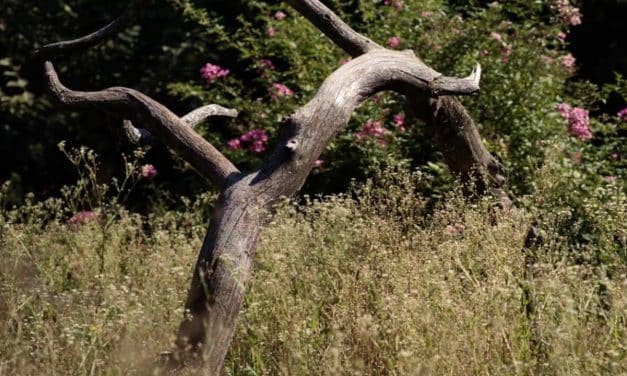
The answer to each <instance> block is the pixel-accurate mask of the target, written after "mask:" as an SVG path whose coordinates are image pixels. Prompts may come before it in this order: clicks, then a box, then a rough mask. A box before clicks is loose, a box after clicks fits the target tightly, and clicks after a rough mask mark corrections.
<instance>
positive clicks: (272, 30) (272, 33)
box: [266, 26, 276, 37]
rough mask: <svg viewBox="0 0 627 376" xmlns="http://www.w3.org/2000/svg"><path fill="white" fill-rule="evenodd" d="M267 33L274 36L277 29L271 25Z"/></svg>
mask: <svg viewBox="0 0 627 376" xmlns="http://www.w3.org/2000/svg"><path fill="white" fill-rule="evenodd" d="M266 33H267V34H268V36H270V37H273V36H275V35H276V29H275V28H273V27H272V26H270V27H269V28H267V29H266Z"/></svg>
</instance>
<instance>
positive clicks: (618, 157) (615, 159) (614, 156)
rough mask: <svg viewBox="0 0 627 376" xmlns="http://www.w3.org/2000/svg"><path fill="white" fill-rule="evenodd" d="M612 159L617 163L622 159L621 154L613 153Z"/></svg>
mask: <svg viewBox="0 0 627 376" xmlns="http://www.w3.org/2000/svg"><path fill="white" fill-rule="evenodd" d="M610 158H612V160H613V161H617V160H619V159H620V154H618V153H612V155H610Z"/></svg>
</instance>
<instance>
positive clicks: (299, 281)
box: [0, 173, 627, 375]
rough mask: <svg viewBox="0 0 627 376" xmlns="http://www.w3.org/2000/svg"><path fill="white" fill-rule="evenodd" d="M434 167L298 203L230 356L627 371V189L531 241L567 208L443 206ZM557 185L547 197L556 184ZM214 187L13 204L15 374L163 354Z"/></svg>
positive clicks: (9, 369) (299, 368) (5, 234)
mask: <svg viewBox="0 0 627 376" xmlns="http://www.w3.org/2000/svg"><path fill="white" fill-rule="evenodd" d="M420 179H421V177H420V174H407V173H392V174H388V175H384V176H380V177H379V180H375V182H370V183H368V184H366V185H364V186H362V187H360V188H359V190H358V192H357V193H355V194H354V195H351V196H350V197H348V196H333V197H328V198H325V199H321V200H310V201H308V202H307V203H304V204H301V205H296V204H294V203H290V202H286V203H284V204H282V205H281V206H280V208H279V210H278V214H277V215H276V217H275V218H274V219H273V221H272V222H271V224H270V225H269V227H268V228H267V229H266V230H265V231H264V233H263V239H262V241H261V243H260V246H259V248H258V250H257V256H256V257H257V259H256V265H255V272H254V278H253V280H252V283H251V285H250V287H249V292H248V295H247V299H246V304H245V307H244V309H243V311H242V314H241V316H240V320H239V324H238V329H237V333H236V336H235V339H234V341H233V344H232V347H231V351H230V353H229V355H228V359H227V363H226V371H227V373H228V374H232V375H275V374H286V375H305V374H312V375H317V374H320V375H359V374H361V375H375V374H376V375H406V374H427V375H430V374H432V375H440V374H458V375H468V374H499V375H511V374H522V375H527V374H556V375H577V374H585V375H588V374H590V375H592V374H616V375H619V374H625V372H627V357H626V354H625V350H626V339H627V335H626V329H625V324H626V322H625V320H626V316H627V283H626V282H625V281H626V280H627V278H626V276H627V273H626V272H627V268H626V266H625V259H624V256H621V255H620V252H616V249H619V250H622V251H623V252H624V249H625V233H624V229H623V224H622V223H621V221H620V218H621V216H622V215H623V214H624V213H625V210H626V209H625V207H624V205H623V204H624V200H623V201H621V200H619V199H616V202H609V203H608V202H605V203H604V204H605V206H601V207H602V209H603V210H600V209H599V211H598V212H594V213H597V214H594V215H598V216H599V217H604V218H605V220H604V222H603V223H604V226H603V227H602V228H600V227H599V228H596V229H597V230H595V231H597V232H595V234H596V235H597V238H598V239H600V240H598V241H597V243H595V244H594V245H589V246H588V247H583V248H581V249H578V250H577V249H575V248H576V247H574V246H573V241H572V239H571V238H569V237H568V236H565V235H564V234H563V231H562V230H561V229H558V228H554V229H552V228H551V227H550V226H548V225H547V226H545V227H544V228H543V235H542V238H543V241H542V244H540V245H538V246H536V247H534V248H533V249H531V250H529V251H528V252H531V255H530V254H529V253H527V254H525V252H523V244H524V240H525V236H526V233H527V230H528V227H529V223H530V221H531V219H532V218H531V213H533V215H534V216H536V215H538V214H539V213H544V215H545V216H546V217H545V218H546V221H545V222H546V223H552V224H553V225H555V226H558V225H559V223H562V222H563V221H562V222H560V220H561V219H560V218H562V217H563V216H561V214H560V213H559V210H557V208H553V209H551V210H547V209H542V210H545V211H544V212H542V211H541V210H540V209H539V206H533V205H535V204H529V205H530V206H529V207H528V208H527V209H525V210H523V209H516V210H510V211H503V210H500V209H496V208H495V207H494V205H493V204H492V202H490V200H489V199H477V200H474V201H469V200H465V199H463V198H461V197H460V195H459V194H457V193H451V194H450V196H449V197H447V198H446V199H445V200H444V201H442V202H439V203H436V204H435V207H433V205H431V202H429V201H428V200H427V199H426V198H422V197H420V196H418V195H416V194H415V187H416V185H417V184H418V183H417V182H418V181H419V180H420ZM539 192H540V196H538V197H536V199H535V200H534V201H533V203H536V204H537V203H538V202H546V201H548V199H547V198H546V197H544V196H542V195H543V194H548V193H547V192H543V191H542V189H539ZM543 200H544V201H543ZM207 202H208V199H207V197H202V198H200V199H199V200H198V201H197V202H196V203H195V204H189V205H187V210H185V211H180V212H165V213H159V214H158V215H156V214H155V215H153V216H149V217H141V216H138V215H134V214H131V213H128V212H126V211H124V210H122V209H108V210H102V211H101V212H100V213H99V218H98V219H96V220H93V221H90V222H88V223H86V224H84V225H80V226H68V225H67V224H66V223H65V221H64V220H62V219H61V216H60V214H59V213H60V212H62V210H61V209H62V208H63V202H62V201H59V200H56V201H48V202H47V203H39V204H29V205H26V206H25V207H23V208H20V209H16V210H4V211H2V212H1V213H2V214H1V215H0V255H1V258H0V375H5V374H6V375H42V374H46V375H87V374H90V375H91V374H104V375H126V374H151V373H153V372H155V369H154V367H153V366H154V363H155V361H156V360H157V359H158V358H159V353H160V352H161V351H163V350H168V349H169V347H170V344H171V342H172V341H173V339H174V337H173V335H174V333H175V330H176V328H177V325H178V323H179V320H180V319H181V317H182V315H183V311H182V305H183V302H184V299H185V293H186V290H187V287H188V283H189V277H190V274H191V269H192V265H193V262H194V261H195V258H196V253H197V250H198V249H199V247H200V244H201V240H202V236H203V235H204V231H205V226H206V224H205V222H206V218H204V215H203V210H202V209H201V208H202V207H203V206H205V205H207ZM551 213H553V214H554V216H553V217H551V216H550V214H551ZM589 214H590V213H589ZM590 215H591V217H590V218H589V219H590V221H591V222H592V223H594V219H595V218H594V217H593V215H592V214H590ZM622 218H623V219H624V218H625V217H622ZM621 231H622V232H621ZM603 239H605V240H603ZM577 252H579V253H580V254H579V253H577ZM590 252H594V253H595V255H596V257H584V258H583V260H584V261H582V257H580V256H581V254H588V253H590ZM528 256H530V257H528ZM531 259H533V262H530V261H529V260H531ZM599 259H600V260H603V262H592V261H590V260H599ZM530 304H531V305H533V309H531V310H530V309H529V307H530ZM157 371H158V370H157ZM191 371H192V370H189V369H188V370H184V371H182V372H181V373H182V374H186V373H190V372H191Z"/></svg>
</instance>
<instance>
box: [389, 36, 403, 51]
mask: <svg viewBox="0 0 627 376" xmlns="http://www.w3.org/2000/svg"><path fill="white" fill-rule="evenodd" d="M387 44H388V47H390V48H396V47H398V46H400V45H401V38H399V37H397V36H393V37H390V38H389V39H388V42H387Z"/></svg>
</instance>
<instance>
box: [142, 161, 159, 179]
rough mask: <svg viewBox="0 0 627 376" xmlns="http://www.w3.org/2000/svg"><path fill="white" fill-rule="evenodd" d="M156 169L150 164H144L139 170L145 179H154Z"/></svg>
mask: <svg viewBox="0 0 627 376" xmlns="http://www.w3.org/2000/svg"><path fill="white" fill-rule="evenodd" d="M157 173H158V172H157V169H156V168H155V166H153V165H151V164H145V165H143V166H142V168H141V175H142V176H143V177H145V178H149V179H150V178H154V177H155V176H157Z"/></svg>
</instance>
